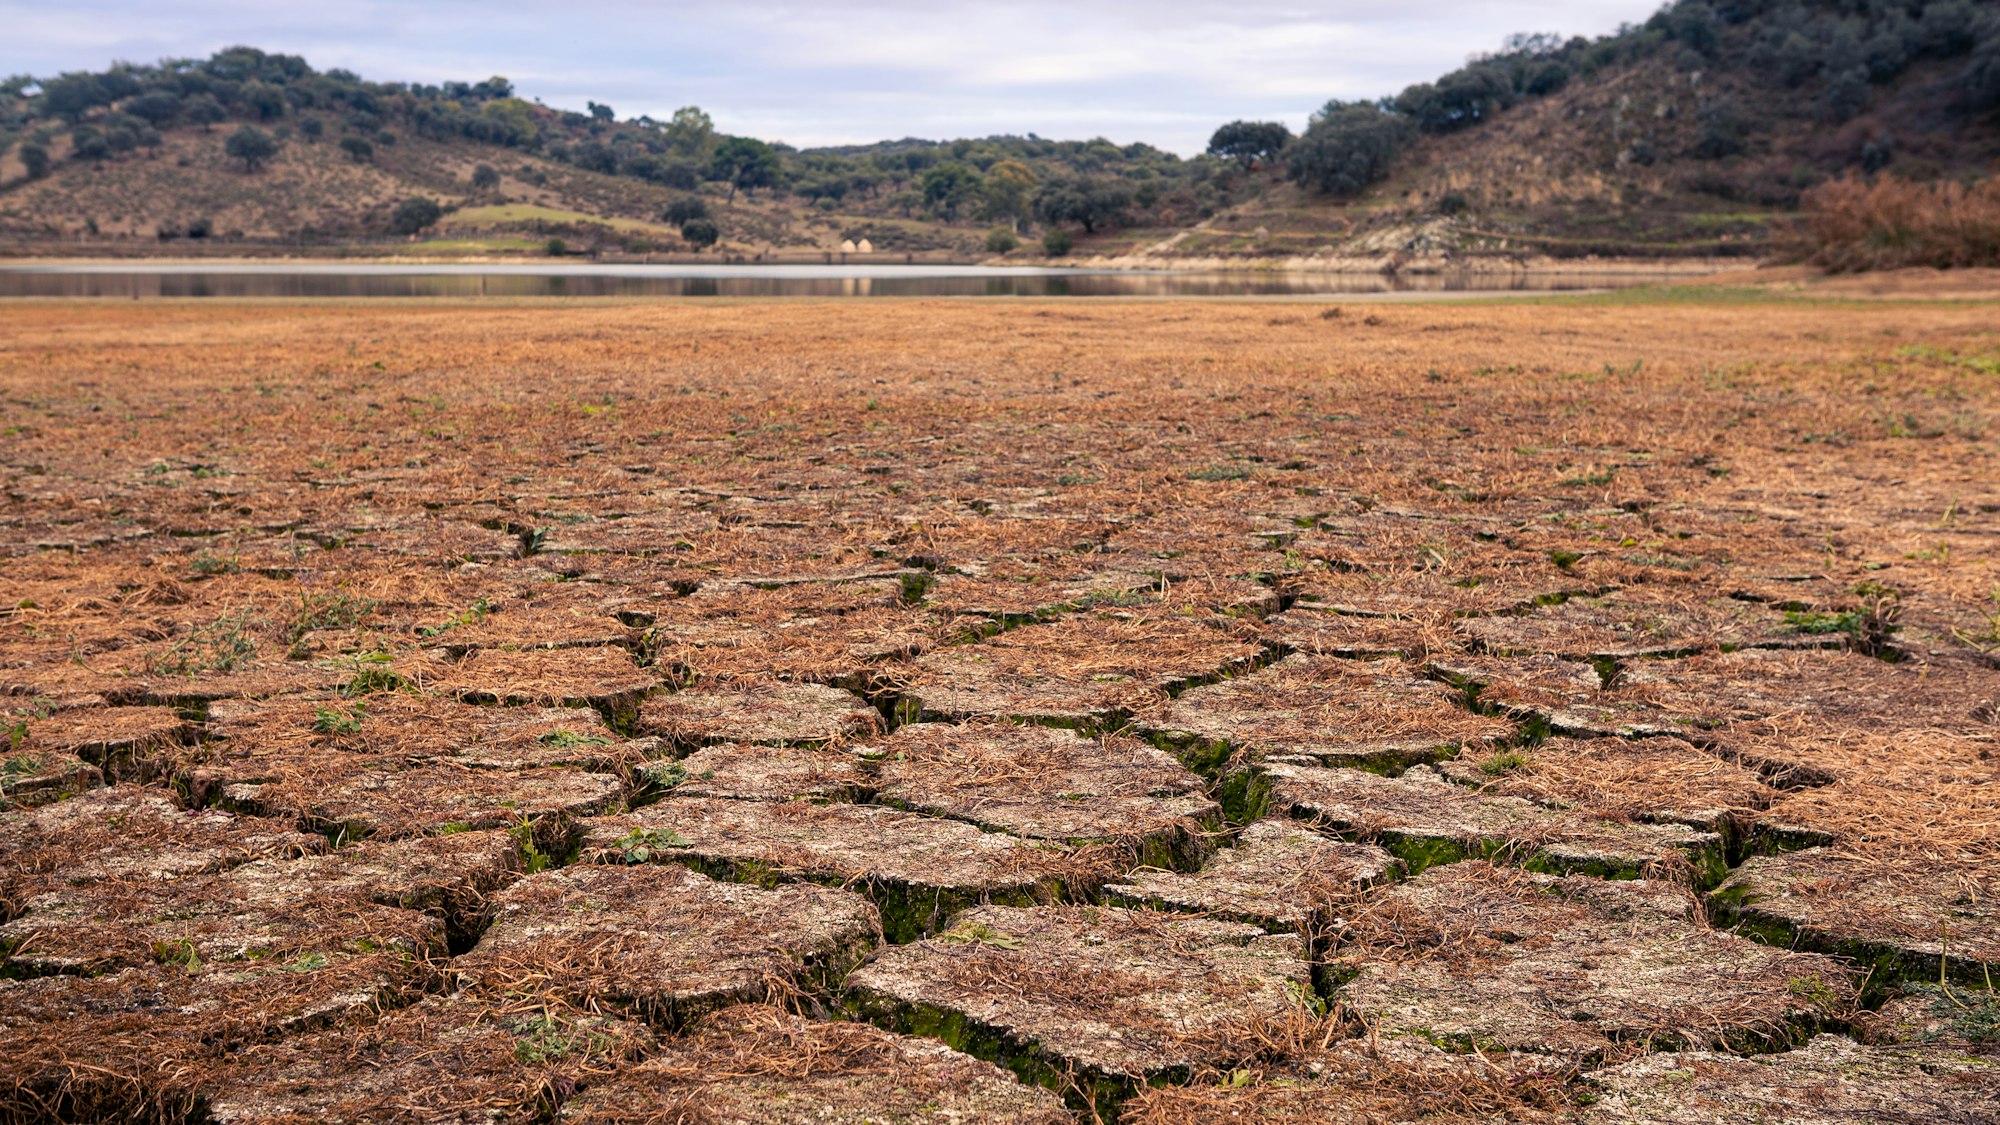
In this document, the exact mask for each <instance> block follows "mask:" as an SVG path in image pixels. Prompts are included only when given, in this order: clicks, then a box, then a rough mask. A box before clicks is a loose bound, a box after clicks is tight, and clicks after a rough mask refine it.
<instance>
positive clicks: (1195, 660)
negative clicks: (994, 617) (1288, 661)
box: [904, 616, 1264, 726]
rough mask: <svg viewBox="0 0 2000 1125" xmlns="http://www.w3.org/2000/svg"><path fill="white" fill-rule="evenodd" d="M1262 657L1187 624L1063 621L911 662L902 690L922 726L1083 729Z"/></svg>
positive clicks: (1216, 632)
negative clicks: (1013, 722) (976, 723)
mask: <svg viewBox="0 0 2000 1125" xmlns="http://www.w3.org/2000/svg"><path fill="white" fill-rule="evenodd" d="M1263 653H1264V650H1263V649H1262V648H1261V647H1260V646H1258V645H1256V644H1254V643H1252V642H1250V641H1248V640H1246V639H1244V638H1243V637H1242V636H1241V635H1239V634H1238V633H1236V632H1235V631H1233V630H1223V629H1217V628H1213V627H1210V626H1208V625H1204V624H1201V623H1199V622H1195V621H1188V620H1178V621H1176V620H1162V621H1131V620H1118V619H1115V618H1106V617H1096V616H1093V617H1066V618H1064V619H1063V620H1061V621H1059V622H1056V623H1054V624H1050V625H1031V626H1024V627H1022V628H1019V629H1011V630H1009V631H1007V632H1005V633H1001V634H1000V635H998V636H996V637H992V638H990V639H988V640H985V641H983V642H980V643H978V644H965V645H954V646H951V647H949V648H943V649H939V650H937V651H935V652H932V653H928V654H926V655H924V656H921V657H918V658H917V661H916V668H915V669H914V671H913V672H912V673H911V675H910V679H909V682H908V683H907V684H906V685H905V687H904V694H905V695H906V696H907V697H908V701H907V705H908V706H909V707H910V708H911V709H912V710H914V711H915V712H917V713H918V715H919V716H920V717H922V718H924V719H927V720H945V721H957V720H963V719H969V718H1004V719H1021V720H1026V721H1030V722H1039V723H1048V724H1051V725H1057V726H1086V725H1091V724H1102V723H1107V722H1112V721H1115V720H1116V719H1117V718H1119V717H1120V716H1124V715H1129V714H1131V713H1133V712H1136V711H1139V710H1141V709H1144V708H1147V707H1150V706H1153V705H1156V704H1158V703H1160V702H1162V701H1163V700H1164V699H1165V697H1166V696H1167V695H1168V694H1169V693H1171V692H1174V691H1178V690H1180V689H1181V688H1183V687H1186V686H1188V685H1190V684H1194V683H1198V682H1201V681H1204V680H1207V679H1210V678H1212V677H1216V676H1221V675H1225V674H1228V673H1230V672H1234V671H1242V670H1245V669H1247V668H1249V667H1250V666H1251V665H1253V664H1254V663H1255V662H1256V661H1257V660H1258V659H1259V658H1261V657H1262V656H1263Z"/></svg>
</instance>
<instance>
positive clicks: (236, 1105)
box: [204, 993, 653, 1125]
mask: <svg viewBox="0 0 2000 1125" xmlns="http://www.w3.org/2000/svg"><path fill="white" fill-rule="evenodd" d="M652 1045H653V1037H652V1035H651V1034H650V1033H649V1032H647V1031H646V1029H645V1028H643V1027H640V1026H637V1025H635V1024H631V1023H626V1022H624V1021H621V1020H613V1019H605V1018H603V1017H601V1016H596V1015H592V1014H589V1013H586V1012H581V1011H578V1010H575V1009H571V1008H565V1007H562V1006H560V1005H550V1004H547V1003H546V1002H543V1001H533V1002H528V1003H507V1002H503V1001H500V1000H498V999H497V998H490V997H486V996H479V995H473V994H468V993H460V994H457V995H454V996H448V997H432V998H430V999H427V1000H424V1001H423V1002H421V1003H419V1004H416V1005H413V1006H411V1007H408V1008H403V1009H400V1010H398V1011H393V1012H389V1013H386V1014H385V1015H383V1017H382V1020H381V1022H380V1023H378V1024H376V1025H374V1026H373V1027H367V1028H355V1029H347V1030H339V1031H328V1032H322V1033H320V1034H316V1035H307V1036H303V1037H301V1038H298V1039H290V1040H286V1041H284V1042H280V1043H265V1044H258V1045H256V1046H253V1047H250V1048H248V1049H246V1050H244V1051H242V1052H239V1053H237V1054H235V1055H232V1056H231V1057H230V1059H229V1060H228V1062H227V1064H226V1065H224V1066H223V1067H221V1068H219V1070H218V1071H217V1072H216V1074H215V1075H214V1076H213V1077H212V1078H210V1079H209V1080H208V1081H207V1082H205V1083H204V1086H205V1088H206V1090H207V1092H208V1111H209V1120H212V1121H214V1122H215V1123H216V1125H293V1123H295V1122H301V1121H370V1122H378V1121H379V1122H394V1123H397V1125H503V1123H512V1122H529V1121H535V1120H538V1119H542V1118H544V1117H546V1116H547V1115H548V1114H549V1113H551V1112H552V1111H553V1110H554V1109H555V1107H556V1105H557V1104H558V1103H559V1101H560V1100H561V1099H562V1098H563V1097H564V1096H566V1095H568V1094H569V1093H570V1092H571V1091H573V1090H574V1089H576V1088H577V1087H579V1086H584V1085H588V1084H589V1083H591V1082H592V1081H594V1080H597V1079H599V1078H602V1077H604V1076H607V1075H609V1074H611V1073H613V1072H614V1071H616V1070H617V1069H618V1068H619V1067H620V1066H621V1065H623V1064H625V1063H627V1062H629V1061H631V1060H633V1059H636V1058H637V1057H639V1055H641V1054H642V1053H643V1052H645V1051H646V1050H647V1049H649V1048H650V1047H651V1046H652Z"/></svg>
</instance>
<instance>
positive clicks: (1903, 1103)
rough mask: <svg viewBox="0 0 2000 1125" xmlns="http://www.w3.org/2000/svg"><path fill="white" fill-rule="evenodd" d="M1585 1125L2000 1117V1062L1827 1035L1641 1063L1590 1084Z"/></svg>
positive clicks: (1841, 1123)
mask: <svg viewBox="0 0 2000 1125" xmlns="http://www.w3.org/2000/svg"><path fill="white" fill-rule="evenodd" d="M1589 1081H1590V1083H1591V1085H1592V1086H1593V1087H1595V1088H1596V1092H1597V1093H1598V1094H1599V1097H1598V1100H1596V1101H1595V1102H1593V1103H1592V1104H1591V1105H1590V1106H1589V1107H1588V1108H1586V1109H1584V1111H1583V1112H1582V1114H1581V1115H1580V1116H1579V1117H1578V1120H1579V1121H1580V1122H1582V1123H1584V1125H1680V1123H1682V1122H1687V1121H1701V1122H1710V1123H1713V1125H1849V1123H1851V1122H1860V1121H1880V1122H1892V1121H1894V1122H1902V1121H1908V1122H1919V1121H1935V1122H1959V1121H1964V1122H1973V1121H1992V1120H1995V1119H2000V1059H1995V1058H1993V1057H1991V1056H1977V1055H1971V1054H1967V1053H1966V1052H1964V1051H1960V1050H1954V1049H1950V1048H1940V1047H1931V1048H1923V1047H1886V1048H1885V1047H1864V1046H1862V1045H1860V1044H1858V1043H1855V1042H1854V1041H1853V1040H1850V1039H1845V1038H1842V1037H1840V1036H1836V1035H1821V1036H1819V1037H1817V1038H1815V1039H1814V1040H1813V1041H1812V1042H1811V1043H1808V1044H1806V1045H1805V1046H1804V1047H1802V1048H1800V1049H1799V1050H1796V1051H1786V1052H1784V1053H1782V1054H1775V1055H1752V1056H1749V1057H1747V1058H1735V1057H1731V1056H1728V1055H1716V1054H1710V1053H1708V1052H1705V1051H1689V1052H1679V1053H1669V1054H1657V1055H1642V1056H1640V1057H1639V1058H1636V1059H1633V1060H1632V1061H1631V1062H1628V1063H1626V1064H1625V1065H1623V1066H1620V1067H1616V1068H1613V1069H1611V1070H1600V1071H1597V1072H1595V1073H1593V1074H1591V1075H1590V1076H1589Z"/></svg>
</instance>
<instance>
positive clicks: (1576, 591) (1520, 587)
mask: <svg viewBox="0 0 2000 1125" xmlns="http://www.w3.org/2000/svg"><path fill="white" fill-rule="evenodd" d="M1411 552H1412V553H1411V554H1410V556H1409V562H1408V564H1407V565H1406V567H1395V568H1387V569H1376V570H1352V571H1341V570H1329V569H1321V570H1312V571H1307V572H1305V573H1303V574H1300V575H1296V576H1289V577H1288V580H1287V582H1286V585H1287V586H1288V587H1289V588H1290V589H1291V590H1292V592H1293V593H1294V594H1295V595H1296V596H1297V601H1295V602H1294V603H1293V607H1294V608H1296V609H1309V610H1320V611H1324V612H1330V613H1342V614H1347V615H1350V616H1354V617H1382V618H1401V619H1406V620H1412V621H1435V620H1438V619H1439V617H1440V616H1441V615H1449V616H1454V617H1462V616H1466V615H1474V614H1494V613H1510V612H1516V611H1519V610H1522V609H1526V608H1528V607H1531V606H1534V605H1536V604H1537V603H1540V602H1545V601H1553V600H1560V599H1562V598H1565V597H1570V596H1575V595H1588V594H1593V593H1597V592H1598V591H1597V589H1596V588H1595V584H1594V583H1593V582H1592V581H1591V580H1590V579H1588V578H1586V577H1584V576H1582V575H1577V574H1568V573H1565V572H1563V571H1561V570H1559V569H1557V568H1556V567H1555V566H1553V565H1550V564H1549V563H1548V562H1547V560H1545V559H1525V560H1524V559H1520V558H1515V557H1505V558H1501V559H1498V560H1495V561H1491V562H1488V561H1484V560H1482V559H1479V558H1476V557H1474V558H1468V559H1466V560H1464V561H1462V562H1460V563H1459V564H1458V565H1452V564H1450V563H1449V562H1448V563H1447V564H1446V565H1445V566H1442V567H1440V566H1437V565H1436V563H1435V559H1436V558H1437V557H1438V556H1436V555H1434V554H1432V553H1430V551H1429V549H1428V548H1425V547H1422V546H1414V547H1412V548H1411ZM1420 566H1421V567H1423V568H1424V569H1418V567H1420Z"/></svg>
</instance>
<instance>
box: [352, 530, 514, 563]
mask: <svg viewBox="0 0 2000 1125" xmlns="http://www.w3.org/2000/svg"><path fill="white" fill-rule="evenodd" d="M341 546H343V547H348V548H359V549H363V550H370V551H381V552H383V553H384V554H392V555H406V556H409V557H411V558H418V559H432V560H439V561H445V562H497V561H499V560H501V559H512V558H517V557H519V555H520V554H521V537H520V536H518V535H514V534H512V533H510V532H507V531H500V530H495V529H493V528H488V527H481V526H480V525H479V524H476V523H470V522H466V521H462V520H436V521H424V522H422V523H409V524H403V525H401V526H396V527H382V528H375V529H372V530H369V531H364V532H362V533H360V534H358V535H355V536H353V537H351V538H347V539H344V540H342V541H341Z"/></svg>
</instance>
